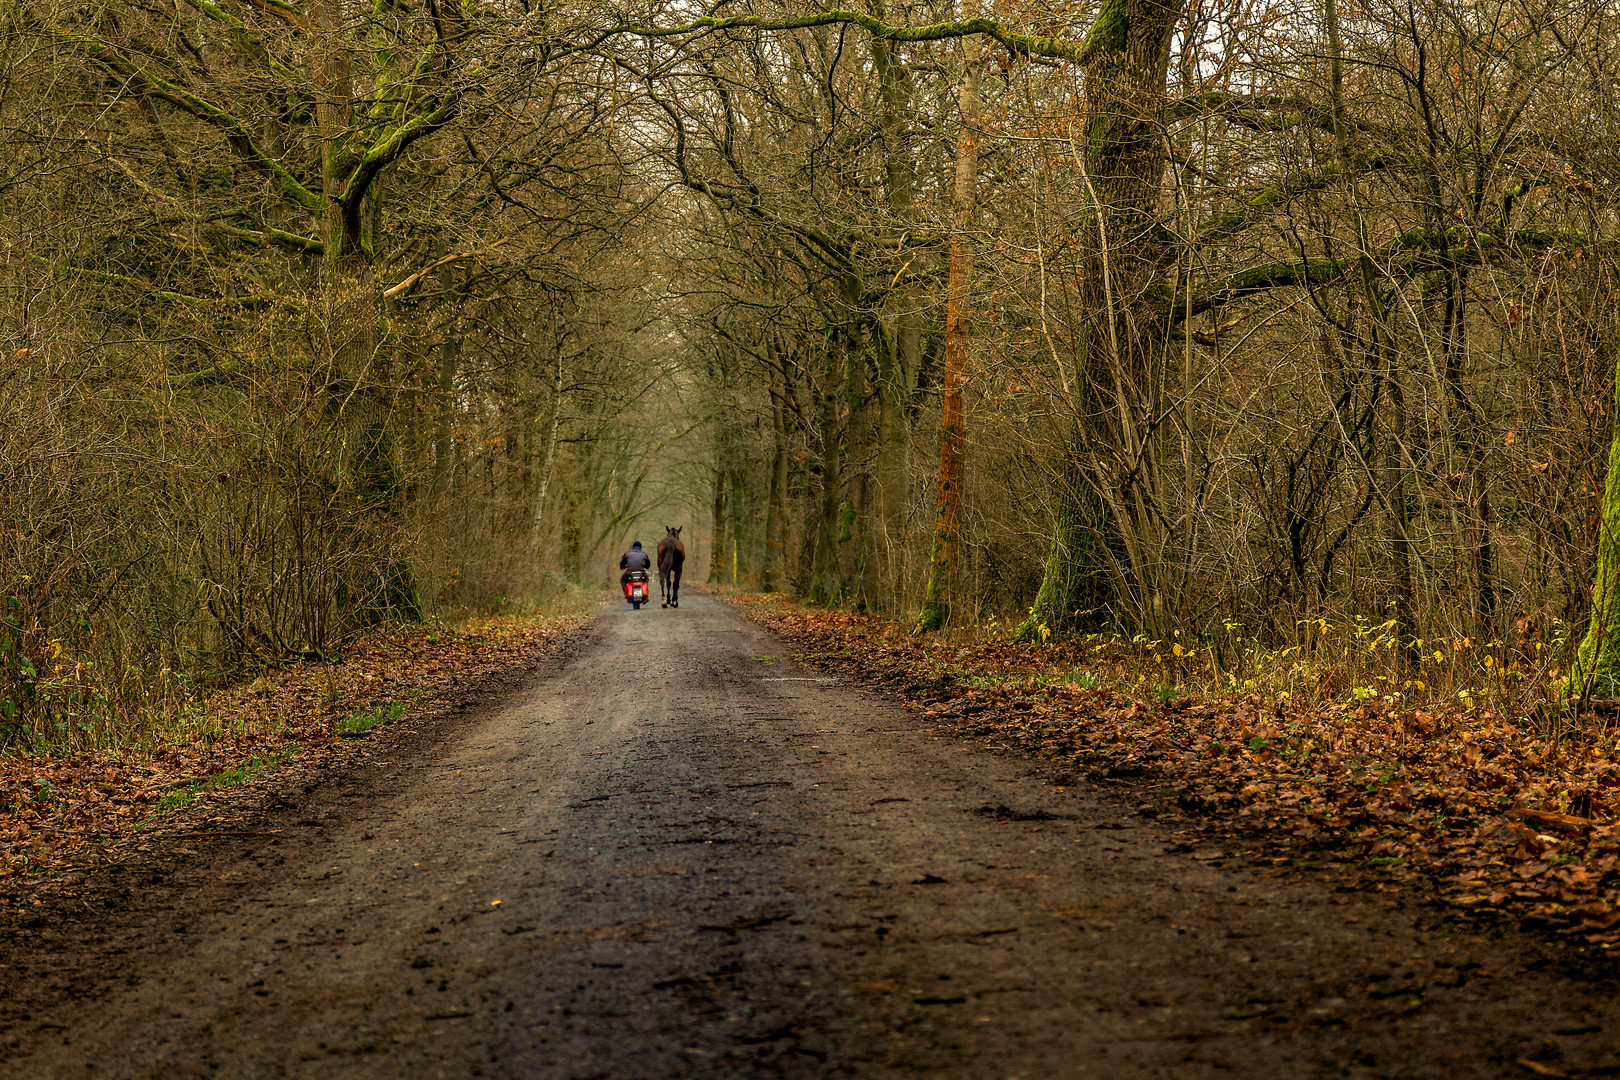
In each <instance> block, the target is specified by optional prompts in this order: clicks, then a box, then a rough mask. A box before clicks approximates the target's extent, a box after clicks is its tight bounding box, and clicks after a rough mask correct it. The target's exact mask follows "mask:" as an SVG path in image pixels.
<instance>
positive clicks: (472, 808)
mask: <svg viewBox="0 0 1620 1080" xmlns="http://www.w3.org/2000/svg"><path fill="white" fill-rule="evenodd" d="M761 611H763V612H764V613H763V614H761ZM753 613H754V614H755V616H756V618H759V619H764V620H767V621H775V622H778V623H783V628H784V630H785V631H787V632H788V633H789V634H790V635H792V636H791V637H790V638H789V639H784V638H782V637H778V636H777V635H776V634H773V633H771V632H768V631H767V630H766V629H764V628H763V627H762V626H761V625H760V624H759V623H758V622H751V621H748V620H745V619H744V618H743V615H742V611H741V610H740V609H739V607H737V606H734V605H728V604H722V603H719V602H717V601H716V600H715V599H714V598H713V597H711V596H705V595H703V594H701V593H698V594H692V595H689V597H688V598H687V599H685V600H683V603H682V606H681V607H680V608H679V609H678V610H673V611H664V610H658V609H649V610H644V611H640V612H632V611H630V610H628V609H627V608H626V607H624V605H623V604H622V603H618V602H614V601H611V600H610V601H607V602H605V603H604V604H603V605H602V606H601V607H600V608H599V609H598V611H597V613H596V615H595V617H594V618H593V619H592V620H591V621H590V622H589V623H588V624H587V625H586V626H584V627H582V628H580V629H579V630H578V631H577V632H573V633H568V634H562V635H559V636H557V637H556V638H555V639H554V640H553V642H552V644H551V646H550V647H548V648H546V649H544V650H540V651H538V652H536V653H532V654H530V655H528V656H527V657H525V658H523V659H521V660H518V661H516V662H514V663H512V664H510V665H507V666H505V667H503V668H500V669H498V670H496V669H491V670H489V671H487V672H486V673H485V674H484V675H482V676H481V677H480V678H477V679H474V678H471V677H464V678H462V679H461V682H460V686H459V689H458V692H457V693H456V694H453V695H448V696H446V697H444V698H443V699H442V703H441V706H440V707H438V708H436V709H433V710H431V711H429V710H423V711H419V712H416V713H412V714H410V715H407V716H404V717H401V718H399V719H398V720H396V721H394V722H393V723H389V724H386V725H383V726H379V727H377V728H376V729H375V730H373V731H371V732H370V733H368V734H366V735H365V736H364V737H362V738H357V739H353V740H348V741H347V742H346V743H345V744H344V745H343V746H342V747H340V748H338V749H336V750H334V751H332V752H331V753H329V754H327V755H326V756H325V757H324V758H322V759H320V760H318V761H310V762H308V763H306V764H303V765H297V766H289V767H282V768H280V769H277V770H267V771H265V772H264V773H262V774H261V775H259V776H258V777H256V778H255V779H253V780H252V781H251V782H248V783H245V784H242V785H240V786H239V787H238V788H236V789H235V790H234V791H233V792H232V793H231V794H229V795H220V796H218V797H217V798H216V799H215V800H214V801H213V803H212V804H211V805H210V806H209V807H208V808H207V809H206V811H204V810H196V809H190V810H183V811H180V812H178V813H177V814H176V815H175V816H176V817H177V818H179V817H185V816H187V815H190V816H192V817H196V818H204V819H205V820H206V822H207V825H208V827H207V828H198V829H195V830H193V831H190V832H181V831H178V830H175V831H170V832H167V833H162V834H159V835H154V836H153V838H152V840H151V842H150V844H149V848H148V850H146V851H144V852H136V853H133V854H131V855H130V857H128V858H126V859H124V860H122V861H119V862H116V863H113V864H111V865H107V866H102V867H98V868H92V869H88V870H84V871H79V872H76V873H74V874H70V875H67V876H65V877H64V876H61V875H58V876H53V877H50V878H49V879H35V881H34V883H33V885H32V886H31V887H30V890H29V893H30V894H31V895H30V896H29V898H28V900H27V901H25V902H22V903H15V902H14V903H11V904H10V905H9V906H7V907H6V908H5V909H4V911H3V913H0V1076H5V1077H12V1076H16V1077H23V1076H27V1077H68V1076H71V1077H76V1078H77V1077H85V1076H101V1077H107V1076H111V1077H166V1078H173V1077H196V1076H231V1077H257V1076H294V1077H328V1076H330V1077H372V1076H376V1077H398V1076H411V1077H413V1078H414V1077H439V1076H444V1077H465V1076H498V1077H545V1078H551V1077H555V1078H559V1080H561V1078H569V1080H574V1078H580V1080H583V1078H586V1077H610V1078H615V1080H617V1078H638V1077H647V1078H664V1077H728V1078H729V1077H736V1078H744V1077H746V1078H754V1077H779V1076H780V1077H801V1076H802V1077H835V1076H857V1077H899V1076H919V1075H928V1076H944V1077H975V1078H977V1077H985V1078H989V1077H997V1078H1008V1077H1022V1078H1035V1077H1069V1076H1076V1077H1078V1076H1098V1077H1110V1078H1112V1077H1122V1078H1131V1077H1147V1076H1172V1077H1203V1076H1212V1075H1217V1074H1231V1073H1236V1074H1237V1075H1242V1076H1277V1077H1284V1076H1286V1077H1298V1076H1324V1077H1325V1076H1350V1077H1403V1078H1407V1077H1442V1076H1444V1077H1474V1076H1477V1077H1486V1076H1491V1077H1496V1076H1504V1075H1524V1076H1535V1075H1540V1076H1608V1075H1615V1074H1617V1073H1620V1000H1617V996H1616V994H1615V987H1614V982H1613V974H1614V973H1613V969H1612V964H1611V962H1610V957H1609V955H1608V954H1607V953H1606V952H1605V951H1604V950H1603V948H1602V945H1601V943H1599V944H1597V945H1593V944H1589V943H1587V942H1585V941H1584V940H1580V939H1575V938H1570V937H1568V936H1567V935H1566V936H1562V937H1561V936H1558V935H1555V934H1549V933H1546V932H1541V931H1537V932H1530V933H1526V932H1522V931H1520V930H1518V929H1516V928H1515V927H1514V926H1513V925H1512V923H1511V921H1510V920H1507V919H1505V918H1504V917H1502V916H1498V917H1496V918H1495V919H1483V920H1481V919H1478V918H1475V917H1472V916H1469V917H1459V914H1458V913H1459V912H1464V913H1466V911H1467V909H1466V908H1461V909H1460V908H1457V907H1455V906H1443V905H1442V906H1436V904H1435V903H1434V902H1433V901H1434V897H1433V896H1432V895H1431V894H1428V893H1425V892H1424V891H1423V890H1421V889H1419V888H1416V887H1414V886H1407V885H1405V884H1404V883H1403V881H1402V880H1401V879H1400V877H1399V876H1398V875H1396V876H1394V877H1392V872H1391V871H1390V870H1388V869H1386V868H1385V867H1383V866H1374V867H1371V868H1369V867H1367V866H1365V865H1364V864H1362V865H1351V864H1350V863H1349V862H1347V861H1344V860H1337V861H1339V862H1340V863H1341V865H1338V866H1333V865H1329V863H1331V862H1333V861H1335V860H1322V861H1315V860H1297V859H1296V860H1292V861H1291V862H1290V863H1288V864H1282V863H1278V862H1277V861H1276V860H1277V859H1278V858H1280V856H1275V855H1272V854H1269V850H1270V849H1264V850H1263V849H1262V848H1261V847H1260V846H1258V845H1255V844H1251V843H1249V842H1247V841H1245V842H1243V843H1236V842H1231V841H1229V840H1227V839H1225V838H1224V834H1223V836H1222V837H1220V838H1217V837H1216V835H1215V834H1213V833H1212V834H1209V836H1208V838H1201V839H1200V840H1199V841H1198V842H1196V843H1191V844H1189V842H1188V840H1187V839H1185V835H1186V834H1185V828H1186V822H1183V821H1180V820H1173V818H1174V815H1175V809H1173V808H1174V807H1175V806H1176V802H1177V798H1178V791H1179V790H1180V788H1179V787H1178V781H1177V780H1175V779H1174V777H1173V776H1171V775H1167V774H1165V773H1164V772H1162V771H1160V770H1159V769H1158V768H1157V766H1155V767H1153V768H1148V767H1147V766H1140V768H1138V771H1137V772H1136V773H1135V774H1133V775H1124V774H1126V773H1130V772H1131V768H1130V767H1127V764H1126V762H1127V759H1126V758H1125V757H1122V756H1111V757H1107V758H1106V759H1104V758H1099V757H1095V756H1093V757H1084V756H1083V755H1082V754H1081V753H1080V750H1079V748H1078V744H1077V747H1076V749H1075V750H1074V751H1073V752H1069V751H1057V750H1052V751H1051V752H1052V753H1053V754H1054V757H1053V758H1052V759H1051V760H1043V759H1041V758H1040V757H1039V756H1035V757H1031V756H1030V755H1029V753H1028V750H1029V749H1031V748H1032V747H1033V748H1034V749H1035V750H1036V751H1037V755H1038V754H1039V753H1040V752H1047V751H1043V750H1041V749H1040V747H1038V746H1034V745H1033V744H1025V743H1022V742H1018V741H1014V739H1013V737H1012V735H1013V733H1012V732H1010V731H1003V730H1001V729H1000V727H998V724H997V722H993V721H992V722H988V723H986V724H984V725H983V730H978V731H972V730H966V729H965V725H963V724H962V723H961V720H962V719H963V718H964V717H966V716H972V717H986V715H987V714H992V715H993V710H986V712H985V713H977V712H975V713H967V712H966V711H965V709H964V708H963V706H965V705H969V704H973V703H974V702H975V701H977V699H973V700H972V701H967V702H963V701H961V700H960V696H958V695H955V694H954V693H953V694H952V696H951V697H950V698H949V700H950V701H954V702H956V703H957V707H956V708H955V709H949V708H935V709H934V710H933V712H929V711H928V710H927V709H926V708H916V707H913V708H907V707H906V706H905V703H904V701H902V700H897V699H896V696H895V694H894V693H893V692H891V691H890V690H888V689H880V688H878V687H876V686H871V685H866V686H863V685H860V684H859V681H858V678H857V673H856V671H855V670H854V669H853V668H850V669H849V670H847V671H834V670H832V669H830V668H829V667H827V666H813V665H810V664H807V663H802V662H800V661H798V660H796V659H795V658H794V657H795V655H807V654H808V653H810V652H821V653H826V654H837V653H841V652H845V651H847V650H846V649H845V647H844V645H843V644H840V640H841V639H838V638H836V637H832V636H822V637H811V636H807V635H819V634H826V635H830V634H832V633H833V631H832V630H831V629H822V630H817V629H815V620H814V619H812V618H811V617H810V616H806V615H802V614H799V613H795V612H793V611H791V610H789V609H778V610H776V611H775V612H774V614H773V613H772V612H771V610H770V609H759V608H755V609H753ZM818 618H819V617H818ZM784 620H785V622H784ZM788 623H792V624H794V625H787V624H788ZM953 658H954V652H953ZM869 659H871V660H872V661H873V664H872V665H871V667H870V669H867V674H866V675H863V676H860V677H859V678H862V679H864V678H871V677H873V676H874V673H875V675H876V677H881V678H885V679H888V680H890V681H891V682H894V683H895V685H896V686H897V687H899V688H900V689H902V690H905V689H906V687H905V686H901V685H900V684H899V682H898V673H899V670H900V669H898V668H894V667H892V666H890V664H889V662H888V661H885V660H884V659H883V657H882V655H879V654H874V655H873V656H872V657H870V658H869ZM826 662H829V663H831V662H836V663H841V664H844V665H845V666H846V667H848V665H851V664H853V663H854V659H853V658H852V657H848V656H845V657H843V658H842V659H839V658H838V657H836V656H830V657H829V659H828V660H827V661H826ZM943 674H945V673H942V674H941V676H940V677H942V675H943ZM934 677H936V676H930V678H934ZM913 681H920V680H917V679H913ZM946 683H949V684H950V685H952V686H954V685H955V684H956V682H955V678H954V677H953V678H952V679H947V680H943V681H942V682H939V683H936V684H935V685H934V687H933V689H934V690H938V689H940V688H941V687H942V686H944V685H945V684H946ZM985 685H986V687H991V688H997V693H999V684H992V683H990V682H988V681H986V683H985ZM908 693H909V694H910V696H911V697H913V698H917V699H918V700H921V696H924V695H923V690H922V689H920V688H919V689H916V690H912V691H908ZM926 696H927V697H929V698H930V699H933V698H937V697H943V695H938V694H929V695H926ZM936 704H937V702H936ZM1005 705H1006V709H1007V712H1008V713H1009V714H1021V713H1025V712H1030V711H1032V710H1034V709H1035V708H1037V707H1039V708H1049V707H1050V706H1049V705H1045V704H1042V703H1040V702H1034V701H1032V702H1031V703H1030V704H1029V705H1027V706H1018V705H1017V703H1016V702H1012V701H1008V702H1006V703H1005ZM998 708H999V706H998ZM952 711H954V712H957V713H958V714H960V715H957V716H945V715H942V714H944V713H947V712H952ZM1035 734H1037V735H1038V734H1041V732H1040V731H1039V730H1037V731H1036V732H1035ZM1136 741H1137V742H1138V743H1140V744H1141V745H1144V746H1151V739H1138V740H1136ZM1121 753H1123V752H1121ZM1065 755H1066V756H1065ZM1200 775H1201V777H1202V778H1200V779H1193V780H1189V781H1187V782H1186V784H1187V785H1190V786H1191V790H1194V791H1197V790H1200V789H1201V788H1202V787H1209V788H1210V790H1211V792H1212V794H1213V793H1218V791H1217V787H1216V785H1215V783H1214V779H1213V776H1214V774H1212V773H1209V774H1200ZM1258 801H1259V800H1258V799H1255V800H1252V801H1251V802H1249V803H1248V804H1247V805H1255V804H1257V803H1258ZM1214 805H1216V806H1224V805H1226V804H1224V803H1222V802H1219V801H1217V802H1216V803H1215V804H1214ZM1208 810H1209V806H1206V805H1205V804H1203V803H1199V804H1197V805H1195V806H1194V808H1193V809H1192V810H1188V811H1184V812H1186V813H1188V814H1189V815H1193V814H1195V813H1204V812H1207V811H1208ZM1251 816H1252V815H1251ZM1189 847H1190V850H1189ZM1307 861H1309V862H1312V865H1310V866H1302V865H1300V864H1301V863H1302V862H1307ZM1412 873H1413V874H1416V871H1415V870H1414V871H1412ZM1390 885H1395V886H1399V887H1397V888H1395V889H1393V891H1385V888H1381V886H1384V887H1387V886H1390ZM34 899H38V900H39V901H40V903H39V904H37V905H35V904H33V903H32V902H31V901H32V900H34ZM1502 910H1504V911H1505V910H1506V909H1502Z"/></svg>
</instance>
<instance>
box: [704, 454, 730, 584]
mask: <svg viewBox="0 0 1620 1080" xmlns="http://www.w3.org/2000/svg"><path fill="white" fill-rule="evenodd" d="M717 459H718V460H717V463H716V465H715V467H714V504H713V506H712V507H711V511H712V512H711V515H710V518H709V536H710V537H711V539H710V541H709V545H710V547H711V548H712V550H713V554H712V555H710V556H709V584H711V585H715V584H719V583H720V581H721V580H723V578H722V574H723V573H724V567H725V565H726V563H727V561H728V560H729V559H730V558H731V547H730V545H729V544H727V543H726V520H727V518H726V470H725V467H724V466H723V465H721V464H719V463H718V462H723V461H724V460H725V453H724V450H722V451H721V452H720V453H719V454H718V455H717Z"/></svg>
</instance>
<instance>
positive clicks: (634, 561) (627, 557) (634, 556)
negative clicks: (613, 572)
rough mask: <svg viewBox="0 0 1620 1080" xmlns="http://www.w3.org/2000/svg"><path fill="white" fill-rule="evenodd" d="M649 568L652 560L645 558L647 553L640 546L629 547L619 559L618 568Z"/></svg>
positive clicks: (627, 569)
mask: <svg viewBox="0 0 1620 1080" xmlns="http://www.w3.org/2000/svg"><path fill="white" fill-rule="evenodd" d="M651 568H652V560H651V559H649V558H647V553H646V552H645V551H642V550H641V549H640V548H631V549H630V550H629V551H627V552H625V553H624V558H622V559H620V560H619V569H620V570H626V571H629V570H649V569H651Z"/></svg>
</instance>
